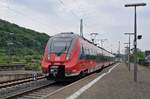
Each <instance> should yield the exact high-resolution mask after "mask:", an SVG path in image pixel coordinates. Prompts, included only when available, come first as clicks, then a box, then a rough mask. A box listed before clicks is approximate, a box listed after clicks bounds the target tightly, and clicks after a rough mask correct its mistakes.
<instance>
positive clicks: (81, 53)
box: [79, 45, 85, 59]
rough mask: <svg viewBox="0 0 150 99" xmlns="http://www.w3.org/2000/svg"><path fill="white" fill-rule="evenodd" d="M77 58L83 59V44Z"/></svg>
mask: <svg viewBox="0 0 150 99" xmlns="http://www.w3.org/2000/svg"><path fill="white" fill-rule="evenodd" d="M79 58H80V59H85V50H84V47H83V45H81V49H80V54H79Z"/></svg>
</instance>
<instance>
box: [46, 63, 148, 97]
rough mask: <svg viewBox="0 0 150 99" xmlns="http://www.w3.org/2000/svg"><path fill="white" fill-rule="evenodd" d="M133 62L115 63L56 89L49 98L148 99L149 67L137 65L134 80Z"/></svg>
mask: <svg viewBox="0 0 150 99" xmlns="http://www.w3.org/2000/svg"><path fill="white" fill-rule="evenodd" d="M133 70H134V69H133V64H132V65H131V71H130V72H129V70H128V67H127V65H125V64H124V63H117V64H115V65H113V66H110V67H108V68H106V69H104V70H103V71H101V72H99V73H94V74H92V75H90V76H88V77H85V78H83V79H81V80H79V81H77V82H75V83H72V84H71V85H68V86H66V87H64V88H62V89H60V90H57V91H56V92H54V93H51V95H49V96H47V97H46V98H49V99H150V69H148V68H146V67H142V66H138V80H137V82H134V78H133V73H134V72H133Z"/></svg>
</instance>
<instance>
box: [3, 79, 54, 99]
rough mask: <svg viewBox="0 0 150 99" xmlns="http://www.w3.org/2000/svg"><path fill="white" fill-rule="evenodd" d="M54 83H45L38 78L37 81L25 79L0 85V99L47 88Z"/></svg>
mask: <svg viewBox="0 0 150 99" xmlns="http://www.w3.org/2000/svg"><path fill="white" fill-rule="evenodd" d="M53 82H54V81H47V80H46V78H45V77H44V76H42V77H38V78H37V80H35V81H34V80H33V79H26V80H21V81H18V82H17V81H16V82H11V83H6V84H5V85H1V88H0V99H7V98H11V97H13V96H16V95H19V94H22V93H25V92H28V91H32V90H34V89H38V88H41V87H44V86H47V85H49V84H51V83H53Z"/></svg>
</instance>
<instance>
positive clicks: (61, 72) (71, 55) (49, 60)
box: [41, 34, 79, 79]
mask: <svg viewBox="0 0 150 99" xmlns="http://www.w3.org/2000/svg"><path fill="white" fill-rule="evenodd" d="M66 35H67V36H66ZM70 35H71V34H70ZM70 35H69V36H68V34H60V35H59V36H54V37H52V38H50V39H49V41H48V43H47V46H46V48H45V53H44V57H43V59H42V64H41V65H42V70H43V73H45V74H46V75H47V78H49V79H53V78H54V79H58V78H66V77H69V76H75V75H78V74H79V71H78V70H79V67H78V66H76V62H77V60H78V58H77V55H78V51H77V50H78V47H79V45H78V44H77V42H76V39H75V38H74V37H73V36H70Z"/></svg>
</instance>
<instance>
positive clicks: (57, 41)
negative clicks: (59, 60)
mask: <svg viewBox="0 0 150 99" xmlns="http://www.w3.org/2000/svg"><path fill="white" fill-rule="evenodd" d="M71 43H72V38H54V39H53V41H52V43H51V47H50V51H51V52H54V53H56V54H58V53H59V54H61V53H67V52H68V50H69V48H70V46H71Z"/></svg>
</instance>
